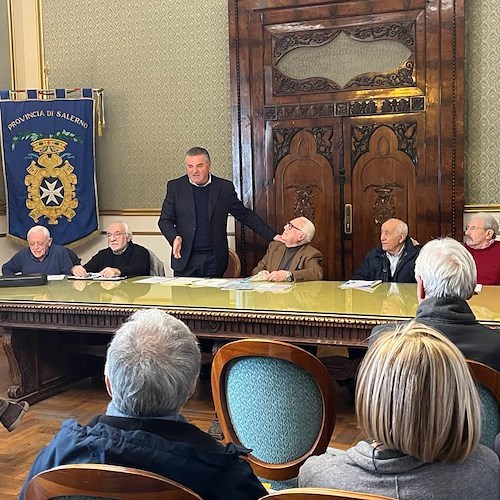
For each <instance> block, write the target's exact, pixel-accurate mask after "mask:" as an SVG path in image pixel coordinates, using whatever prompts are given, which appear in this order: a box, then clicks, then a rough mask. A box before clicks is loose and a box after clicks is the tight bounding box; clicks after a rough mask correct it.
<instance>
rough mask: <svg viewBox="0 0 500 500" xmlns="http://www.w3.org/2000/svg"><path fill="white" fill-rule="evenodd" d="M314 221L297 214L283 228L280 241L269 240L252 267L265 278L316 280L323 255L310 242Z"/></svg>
mask: <svg viewBox="0 0 500 500" xmlns="http://www.w3.org/2000/svg"><path fill="white" fill-rule="evenodd" d="M315 231H316V229H315V227H314V224H313V223H312V222H311V221H310V220H309V219H307V218H306V217H297V218H296V219H292V220H291V221H290V222H287V223H286V224H285V226H284V228H283V233H282V235H281V239H282V241H283V243H280V242H278V241H272V242H271V243H270V244H269V247H268V248H267V252H266V255H264V258H263V259H262V260H261V261H260V262H259V263H258V264H257V266H256V267H255V269H254V270H253V271H252V274H253V275H256V274H259V273H260V276H262V278H263V279H266V280H267V281H317V280H321V279H323V268H322V267H321V260H322V258H323V257H322V255H321V252H320V251H319V250H317V249H316V248H314V247H313V246H312V245H310V244H309V243H310V242H311V241H312V239H313V237H314V233H315Z"/></svg>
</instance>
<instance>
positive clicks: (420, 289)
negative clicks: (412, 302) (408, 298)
mask: <svg viewBox="0 0 500 500" xmlns="http://www.w3.org/2000/svg"><path fill="white" fill-rule="evenodd" d="M416 280H417V299H418V303H419V304H421V303H422V302H423V300H424V299H425V287H424V282H423V281H422V278H421V277H420V276H417V277H416Z"/></svg>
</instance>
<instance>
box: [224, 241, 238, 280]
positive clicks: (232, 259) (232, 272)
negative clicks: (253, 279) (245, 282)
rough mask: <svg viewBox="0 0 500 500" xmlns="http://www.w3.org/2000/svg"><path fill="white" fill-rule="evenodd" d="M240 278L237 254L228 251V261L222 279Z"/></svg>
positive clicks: (230, 250) (231, 250)
mask: <svg viewBox="0 0 500 500" xmlns="http://www.w3.org/2000/svg"><path fill="white" fill-rule="evenodd" d="M240 276H241V261H240V258H239V256H238V254H237V253H236V252H235V251H234V250H233V249H232V248H230V249H229V259H228V261H227V268H226V270H225V271H224V278H239V277H240Z"/></svg>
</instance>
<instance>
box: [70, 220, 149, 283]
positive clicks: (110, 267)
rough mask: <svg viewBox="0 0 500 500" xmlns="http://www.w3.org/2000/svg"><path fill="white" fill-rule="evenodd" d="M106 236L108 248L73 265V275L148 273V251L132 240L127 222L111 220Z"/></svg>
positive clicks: (108, 276) (112, 276) (104, 276)
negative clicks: (85, 261) (82, 262)
mask: <svg viewBox="0 0 500 500" xmlns="http://www.w3.org/2000/svg"><path fill="white" fill-rule="evenodd" d="M106 237H107V238H108V248H105V249H104V250H101V251H100V252H98V253H97V254H96V255H94V256H93V257H92V258H91V259H90V260H89V261H88V262H87V263H86V264H85V265H84V266H80V265H76V266H74V267H73V269H72V272H73V274H74V275H75V276H80V277H85V276H87V274H88V273H99V274H100V275H101V276H102V277H103V278H116V277H118V276H128V277H130V276H148V275H149V268H150V265H149V251H148V250H147V249H146V248H144V247H143V246H141V245H136V244H135V243H134V242H133V241H132V238H133V234H132V231H131V230H130V228H129V227H128V224H126V223H125V222H113V224H111V225H110V226H109V227H108V230H107V232H106Z"/></svg>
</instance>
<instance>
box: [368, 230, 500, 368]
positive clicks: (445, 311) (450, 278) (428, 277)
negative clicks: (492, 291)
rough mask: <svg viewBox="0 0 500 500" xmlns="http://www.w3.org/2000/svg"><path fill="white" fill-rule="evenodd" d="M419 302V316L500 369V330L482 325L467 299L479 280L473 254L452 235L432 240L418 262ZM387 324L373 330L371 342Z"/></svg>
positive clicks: (475, 356) (466, 350) (469, 356)
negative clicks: (451, 236)
mask: <svg viewBox="0 0 500 500" xmlns="http://www.w3.org/2000/svg"><path fill="white" fill-rule="evenodd" d="M415 278H416V280H417V298H418V301H419V304H420V305H419V306H418V308H417V312H416V314H415V320H416V321H418V322H419V323H423V324H424V325H427V326H430V327H432V328H435V329H436V330H438V331H440V332H441V333H443V334H444V335H446V336H447V337H448V338H449V339H450V340H451V341H452V342H453V343H454V344H455V345H456V346H457V347H458V348H459V349H460V350H461V351H462V353H463V354H464V356H465V357H466V358H467V359H472V360H475V361H479V362H481V363H484V364H485V365H488V366H491V367H492V368H494V369H495V370H497V371H500V332H498V331H497V330H492V329H490V328H488V327H486V326H484V325H481V324H480V323H479V322H478V321H477V320H476V317H475V316H474V313H473V312H472V309H471V308H470V306H469V304H468V303H467V300H469V299H470V298H471V297H472V295H473V294H474V288H475V286H476V283H477V271H476V264H475V263H474V259H473V258H472V256H471V254H470V253H469V252H468V251H467V250H466V249H465V247H464V246H463V245H462V244H460V243H459V242H458V241H456V240H454V239H452V238H442V239H437V240H432V241H430V242H429V243H427V244H426V245H424V246H423V247H422V250H420V254H419V256H418V257H417V260H416V263H415ZM385 328H386V327H384V326H378V327H375V328H374V330H373V333H374V335H372V336H371V337H370V343H371V342H372V341H373V339H374V337H375V336H376V335H377V334H379V333H380V332H381V331H383V330H384V329H385Z"/></svg>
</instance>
